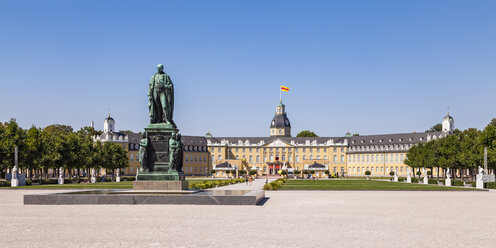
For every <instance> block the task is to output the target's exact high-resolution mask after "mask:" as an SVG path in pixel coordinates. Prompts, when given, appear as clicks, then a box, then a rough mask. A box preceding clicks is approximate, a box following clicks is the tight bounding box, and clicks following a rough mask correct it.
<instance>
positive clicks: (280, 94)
mask: <svg viewBox="0 0 496 248" xmlns="http://www.w3.org/2000/svg"><path fill="white" fill-rule="evenodd" d="M281 87H282V85H279V102H282V90H281Z"/></svg>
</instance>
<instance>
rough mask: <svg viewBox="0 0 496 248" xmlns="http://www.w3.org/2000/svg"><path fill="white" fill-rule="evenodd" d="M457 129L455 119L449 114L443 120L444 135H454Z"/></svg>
mask: <svg viewBox="0 0 496 248" xmlns="http://www.w3.org/2000/svg"><path fill="white" fill-rule="evenodd" d="M454 129H455V119H453V117H451V116H450V115H449V112H448V114H447V115H446V116H445V117H444V118H443V133H447V134H450V133H453V130H454Z"/></svg>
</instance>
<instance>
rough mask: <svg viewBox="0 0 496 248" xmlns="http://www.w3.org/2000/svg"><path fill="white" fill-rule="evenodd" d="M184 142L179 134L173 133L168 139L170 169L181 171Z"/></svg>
mask: <svg viewBox="0 0 496 248" xmlns="http://www.w3.org/2000/svg"><path fill="white" fill-rule="evenodd" d="M183 151H184V144H183V142H182V141H181V134H173V135H172V137H171V139H170V140H169V156H170V160H169V161H170V165H171V169H173V170H176V171H182V169H183Z"/></svg>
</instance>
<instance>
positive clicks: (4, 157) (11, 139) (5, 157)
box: [0, 118, 26, 176]
mask: <svg viewBox="0 0 496 248" xmlns="http://www.w3.org/2000/svg"><path fill="white" fill-rule="evenodd" d="M2 126H3V127H2V128H1V131H0V135H1V139H0V150H1V151H2V152H1V153H0V167H1V169H2V174H3V176H6V175H5V171H6V169H7V168H12V167H13V166H14V150H15V147H17V148H18V149H19V153H18V154H19V160H18V161H19V167H20V168H24V166H25V161H26V160H25V159H24V158H23V157H22V156H24V155H25V154H26V153H25V152H21V151H23V150H25V135H26V132H25V130H23V129H22V128H21V127H19V125H18V124H17V122H16V120H15V119H13V118H12V119H10V120H9V122H6V123H4V124H3V125H2Z"/></svg>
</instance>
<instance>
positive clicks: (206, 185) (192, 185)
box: [189, 178, 244, 189]
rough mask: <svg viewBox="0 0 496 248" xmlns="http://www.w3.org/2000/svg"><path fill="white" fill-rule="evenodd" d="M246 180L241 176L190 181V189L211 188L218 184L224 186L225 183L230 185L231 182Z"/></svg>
mask: <svg viewBox="0 0 496 248" xmlns="http://www.w3.org/2000/svg"><path fill="white" fill-rule="evenodd" d="M242 182H244V180H243V179H241V178H235V179H228V180H215V181H213V180H205V181H201V182H195V183H190V184H189V188H190V189H209V188H214V187H218V186H224V185H229V184H236V183H242Z"/></svg>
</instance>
